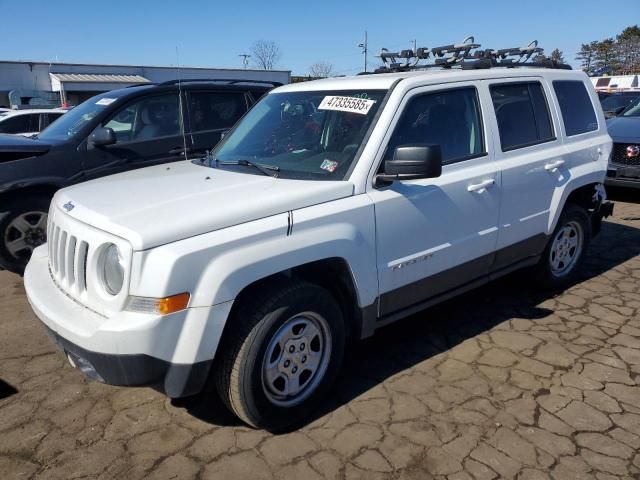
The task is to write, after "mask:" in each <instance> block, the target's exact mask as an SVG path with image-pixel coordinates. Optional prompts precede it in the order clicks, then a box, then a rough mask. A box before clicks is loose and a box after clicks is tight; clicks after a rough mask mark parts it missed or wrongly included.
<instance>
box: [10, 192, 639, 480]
mask: <svg viewBox="0 0 640 480" xmlns="http://www.w3.org/2000/svg"><path fill="white" fill-rule="evenodd" d="M614 198H615V199H616V200H617V201H616V212H615V216H614V218H611V219H609V221H607V222H605V224H604V227H603V232H602V234H601V235H600V236H599V237H598V238H597V239H596V241H595V242H594V243H593V244H592V247H591V250H590V256H589V259H588V261H587V263H586V265H585V267H584V268H583V270H582V272H581V279H580V281H579V282H578V283H576V284H575V285H573V286H572V287H571V288H568V289H567V290H566V291H563V292H556V293H540V292H538V291H535V290H533V289H531V288H530V287H529V286H528V284H527V277H526V275H523V274H516V275H512V276H510V277H508V278H505V279H502V280H499V281H497V282H494V283H492V284H490V285H488V286H486V287H483V288H481V289H478V290H476V291H474V292H471V293H469V294H465V295H463V296H461V297H459V298H457V299H454V300H452V301H449V302H447V303H445V304H442V305H440V306H437V307H435V308H432V309H429V310H425V311H424V312H421V313H420V314H418V315H415V316H413V317H412V318H410V319H407V320H405V321H402V322H400V323H397V324H395V325H392V326H390V327H387V328H385V329H383V330H381V331H380V332H379V333H378V334H377V335H376V336H375V337H373V338H371V339H368V340H366V341H364V342H360V343H356V344H353V345H350V346H349V349H348V352H347V360H346V364H345V367H344V369H343V372H342V376H341V379H340V382H339V385H338V387H337V388H336V389H335V392H334V394H333V395H332V396H331V397H330V398H327V402H326V405H325V406H324V408H323V409H322V411H320V412H319V413H318V414H317V415H316V416H315V417H313V418H311V419H310V421H309V423H308V424H307V425H306V426H305V427H303V428H302V429H300V430H298V431H295V432H292V433H288V434H284V435H279V436H274V435H272V434H269V433H267V432H264V431H256V430H252V429H249V428H247V427H245V426H243V425H241V424H239V423H238V421H237V420H235V418H234V417H233V416H232V415H230V414H229V413H227V412H226V411H225V410H224V408H223V406H222V405H221V404H220V402H219V401H218V400H217V399H216V396H215V395H214V394H213V393H206V394H202V395H199V396H197V397H194V398H190V399H182V400H180V401H171V400H169V399H167V398H165V397H164V396H162V395H161V394H159V393H157V392H155V391H153V390H151V389H146V388H130V389H125V388H117V387H111V386H106V385H102V384H99V383H95V382H90V381H87V380H85V379H84V378H83V377H82V375H81V374H80V373H79V372H78V371H77V370H74V369H73V368H71V367H70V366H69V364H68V362H67V361H66V360H65V359H64V357H63V356H62V355H61V354H60V353H58V352H57V351H56V350H55V349H54V347H53V346H52V343H51V342H50V341H49V339H48V338H47V336H46V335H45V333H44V331H43V329H42V328H41V326H40V325H39V323H38V321H37V319H36V318H35V316H34V315H33V313H32V312H31V310H30V308H29V305H28V303H27V300H26V298H25V295H24V288H23V285H22V279H21V278H20V277H18V276H16V275H12V274H9V273H7V272H0V478H2V479H14V478H21V479H22V478H37V479H75V478H101V479H111V478H117V479H137V478H158V479H167V478H172V479H183V478H184V479H189V478H198V479H214V478H221V479H233V478H242V479H249V478H251V479H262V478H265V479H270V478H296V479H305V480H307V479H315V478H326V479H333V478H364V479H368V480H369V479H376V478H402V479H409V478H415V479H421V480H425V479H430V478H438V479H440V478H442V479H445V478H446V479H451V480H454V479H455V480H465V479H493V478H518V479H538V478H540V479H544V478H555V479H559V480H560V479H561V480H566V479H572V478H579V479H599V480H605V479H614V478H628V479H640V453H638V452H640V386H639V385H640V256H638V254H639V253H640V192H618V193H617V194H616V196H614Z"/></svg>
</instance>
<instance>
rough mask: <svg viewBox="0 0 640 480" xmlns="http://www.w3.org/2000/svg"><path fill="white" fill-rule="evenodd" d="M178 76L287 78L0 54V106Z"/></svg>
mask: <svg viewBox="0 0 640 480" xmlns="http://www.w3.org/2000/svg"><path fill="white" fill-rule="evenodd" d="M177 78H181V79H184V80H188V79H195V78H211V79H219V80H263V81H272V82H279V83H283V84H285V83H289V82H290V79H291V72H290V71H288V70H245V69H228V68H206V67H180V68H179V69H178V68H177V67H160V66H148V65H98V64H88V63H49V62H24V61H5V60H0V106H11V107H12V108H27V107H30V106H31V107H35V106H59V105H60V104H61V103H69V104H71V105H77V104H78V103H81V102H83V101H84V100H86V99H87V98H89V97H91V96H93V95H95V94H97V93H100V92H106V91H109V90H114V89H116V88H123V87H127V86H130V85H137V84H144V83H160V82H165V81H167V80H174V79H177Z"/></svg>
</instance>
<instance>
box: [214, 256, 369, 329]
mask: <svg viewBox="0 0 640 480" xmlns="http://www.w3.org/2000/svg"><path fill="white" fill-rule="evenodd" d="M283 279H293V280H295V279H299V280H301V281H305V282H309V283H313V284H315V285H318V286H320V287H322V288H324V289H325V290H327V291H328V292H329V293H330V294H331V295H332V296H333V297H334V298H335V300H336V302H337V303H338V305H339V306H340V309H341V310H342V314H343V317H344V319H345V328H346V332H347V336H348V337H355V338H359V336H360V333H361V328H362V318H361V313H360V308H359V307H358V298H357V293H356V287H355V282H354V280H353V277H352V275H351V270H350V268H349V265H348V264H347V262H346V260H344V259H342V258H338V257H334V258H326V259H323V260H318V261H314V262H309V263H305V264H303V265H298V266H296V267H293V268H289V269H286V270H283V271H280V272H277V273H274V274H272V275H269V276H267V277H264V278H261V279H259V280H256V281H254V282H252V283H251V284H249V285H247V286H246V287H244V288H243V289H242V290H241V291H240V293H239V294H238V295H237V296H236V298H235V300H234V305H233V307H232V311H231V312H230V314H229V318H231V317H232V316H233V313H234V311H235V310H236V309H237V308H238V307H239V305H242V304H243V303H244V302H246V301H250V299H251V298H254V297H255V296H256V293H257V292H258V291H261V290H263V289H265V288H267V286H269V285H271V284H272V283H274V282H279V281H282V280H283ZM226 331H227V328H226V326H225V329H224V331H223V333H222V337H223V338H224V336H225V333H226Z"/></svg>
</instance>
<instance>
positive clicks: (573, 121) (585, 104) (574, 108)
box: [553, 80, 598, 137]
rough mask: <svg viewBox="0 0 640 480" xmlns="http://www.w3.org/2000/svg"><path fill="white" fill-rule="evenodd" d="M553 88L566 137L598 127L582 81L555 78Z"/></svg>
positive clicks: (589, 98)
mask: <svg viewBox="0 0 640 480" xmlns="http://www.w3.org/2000/svg"><path fill="white" fill-rule="evenodd" d="M553 89H554V91H555V92H556V97H557V98H558V105H559V106H560V112H562V122H563V123H564V129H565V132H566V133H567V136H568V137H571V136H573V135H579V134H581V133H587V132H592V131H594V130H597V129H598V119H597V118H596V112H595V110H594V109H593V103H591V97H590V96H589V92H587V88H586V87H585V85H584V83H583V82H581V81H579V80H555V81H554V82H553Z"/></svg>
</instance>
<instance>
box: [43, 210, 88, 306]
mask: <svg viewBox="0 0 640 480" xmlns="http://www.w3.org/2000/svg"><path fill="white" fill-rule="evenodd" d="M47 238H48V239H49V241H48V245H49V268H50V269H51V275H53V277H54V279H55V280H56V282H57V283H58V285H60V286H61V287H63V288H65V289H66V290H71V291H74V293H76V294H81V293H83V292H84V291H86V289H87V253H88V252H89V244H88V243H87V242H86V241H84V240H81V239H79V238H77V237H76V236H74V235H73V234H71V233H70V232H68V231H66V230H65V229H64V228H62V227H61V226H59V225H57V224H56V222H55V221H54V220H53V219H50V221H49V226H48V231H47Z"/></svg>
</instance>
